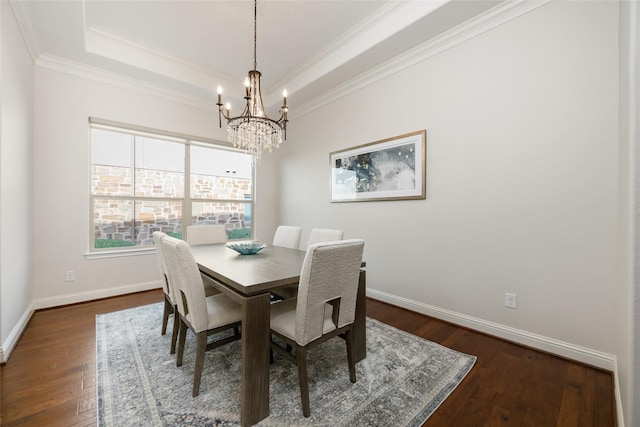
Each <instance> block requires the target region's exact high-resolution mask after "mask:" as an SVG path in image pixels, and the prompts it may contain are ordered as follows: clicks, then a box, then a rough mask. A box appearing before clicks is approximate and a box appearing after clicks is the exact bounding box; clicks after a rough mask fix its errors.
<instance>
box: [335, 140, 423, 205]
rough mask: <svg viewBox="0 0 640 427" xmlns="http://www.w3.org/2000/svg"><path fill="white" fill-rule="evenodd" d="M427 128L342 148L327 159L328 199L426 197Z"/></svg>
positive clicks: (349, 200)
mask: <svg viewBox="0 0 640 427" xmlns="http://www.w3.org/2000/svg"><path fill="white" fill-rule="evenodd" d="M426 145H427V132H426V130H420V131H417V132H412V133H408V134H405V135H401V136H396V137H393V138H388V139H383V140H381V141H376V142H372V143H369V144H364V145H359V146H357V147H353V148H348V149H346V150H340V151H334V152H333V153H331V154H330V161H331V201H332V202H357V201H376V200H399V199H400V200H408V199H425V198H426V196H427V195H426Z"/></svg>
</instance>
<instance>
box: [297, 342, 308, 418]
mask: <svg viewBox="0 0 640 427" xmlns="http://www.w3.org/2000/svg"><path fill="white" fill-rule="evenodd" d="M296 365H298V380H299V381H300V397H301V398H302V414H303V415H304V416H305V418H309V416H310V415H311V408H310V405H309V380H308V378H307V349H306V347H302V346H296Z"/></svg>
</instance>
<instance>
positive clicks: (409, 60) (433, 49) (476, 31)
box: [289, 0, 552, 119]
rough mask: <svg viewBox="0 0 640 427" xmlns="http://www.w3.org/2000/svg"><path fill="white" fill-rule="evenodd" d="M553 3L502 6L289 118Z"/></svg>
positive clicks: (527, 0)
mask: <svg viewBox="0 0 640 427" xmlns="http://www.w3.org/2000/svg"><path fill="white" fill-rule="evenodd" d="M550 1H552V0H518V1H508V2H505V3H501V4H499V5H498V6H496V7H494V8H491V9H489V10H488V11H486V12H484V13H482V14H480V15H478V16H476V17H474V18H472V19H470V20H468V21H466V22H464V23H462V24H460V25H458V26H457V27H455V28H453V29H451V30H449V31H447V32H445V33H443V34H441V35H439V36H437V37H435V38H433V39H431V40H429V41H428V42H426V43H423V44H422V45H420V46H417V47H415V48H413V49H411V50H409V51H407V52H405V53H403V54H401V55H398V56H397V57H395V58H393V59H391V60H389V61H387V62H385V63H383V64H381V65H379V66H377V67H375V68H372V69H371V70H369V71H367V72H366V73H363V74H360V75H359V76H357V77H355V78H353V79H351V80H349V81H347V82H345V83H343V84H341V85H339V86H336V87H335V88H333V89H332V90H330V91H328V92H326V93H324V94H323V95H321V96H319V97H317V98H316V99H314V100H312V101H311V102H309V103H307V104H305V105H303V106H300V107H297V108H296V109H295V110H292V111H291V112H290V113H289V117H290V119H294V118H295V117H298V116H302V115H305V114H308V113H310V112H311V111H313V110H315V109H317V108H320V107H321V106H323V105H326V104H328V103H330V102H333V101H335V100H337V99H339V98H342V97H344V96H346V95H348V94H350V93H353V92H355V91H357V90H359V89H361V88H363V87H365V86H369V85H371V84H373V83H375V82H377V81H379V80H382V79H384V78H387V77H389V76H391V75H393V74H396V73H398V72H400V71H402V70H405V69H407V68H409V67H411V66H413V65H415V64H418V63H420V62H423V61H425V60H426V59H428V58H431V57H433V56H435V55H437V54H439V53H441V52H444V51H445V50H448V49H451V48H452V47H455V46H457V45H459V44H461V43H464V42H466V41H467V40H470V39H472V38H474V37H477V36H478V35H480V34H482V33H484V32H486V31H489V30H491V29H493V28H495V27H498V26H500V25H502V24H504V23H506V22H509V21H511V20H512V19H515V18H517V17H519V16H521V15H524V14H525V13H528V12H530V11H532V10H534V9H536V8H538V7H540V6H542V5H544V4H547V3H549V2H550Z"/></svg>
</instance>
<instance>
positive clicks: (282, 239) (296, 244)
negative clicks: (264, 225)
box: [273, 225, 302, 249]
mask: <svg viewBox="0 0 640 427" xmlns="http://www.w3.org/2000/svg"><path fill="white" fill-rule="evenodd" d="M301 234H302V228H300V227H296V226H293V225H280V226H279V227H278V228H277V229H276V233H275V234H274V235H273V246H282V247H285V248H291V249H298V248H300V235H301Z"/></svg>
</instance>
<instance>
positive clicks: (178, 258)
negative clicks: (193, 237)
mask: <svg viewBox="0 0 640 427" xmlns="http://www.w3.org/2000/svg"><path fill="white" fill-rule="evenodd" d="M162 242H163V243H164V249H165V257H166V260H167V267H168V269H169V283H171V285H172V286H174V288H175V290H176V298H177V305H178V311H179V312H180V314H181V315H182V316H184V317H185V318H186V319H187V320H188V321H189V323H191V325H192V326H193V329H194V330H195V332H196V333H198V332H201V331H205V330H207V326H208V319H209V315H208V312H207V303H206V295H205V293H204V284H203V282H202V277H201V276H200V270H199V269H198V264H197V263H196V260H195V258H194V257H193V254H192V253H191V249H190V248H189V245H188V244H187V243H186V242H184V241H182V240H179V239H176V238H173V237H170V236H167V237H165V238H164V239H162Z"/></svg>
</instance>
